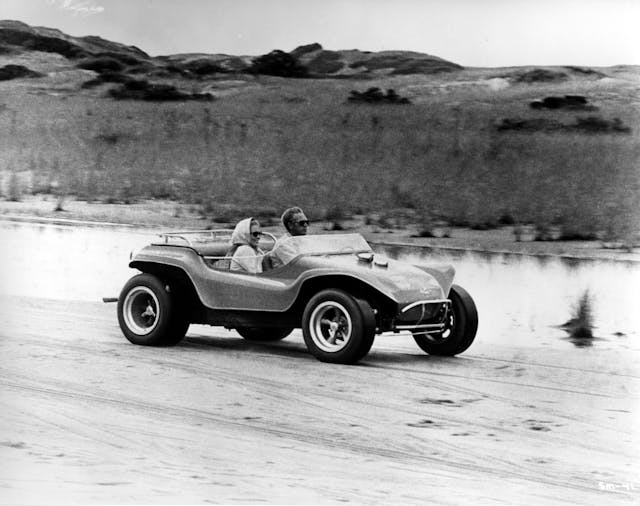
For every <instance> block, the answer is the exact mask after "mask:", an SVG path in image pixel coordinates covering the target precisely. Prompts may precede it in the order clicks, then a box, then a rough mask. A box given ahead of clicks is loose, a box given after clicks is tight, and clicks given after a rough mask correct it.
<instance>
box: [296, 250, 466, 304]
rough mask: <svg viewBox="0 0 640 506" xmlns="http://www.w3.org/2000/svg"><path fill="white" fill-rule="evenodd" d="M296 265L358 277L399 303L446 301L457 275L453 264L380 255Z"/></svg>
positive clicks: (311, 258) (312, 259)
mask: <svg viewBox="0 0 640 506" xmlns="http://www.w3.org/2000/svg"><path fill="white" fill-rule="evenodd" d="M295 263H296V264H297V268H298V269H301V270H302V271H307V272H309V273H314V274H316V275H327V274H340V275H348V276H352V277H355V278H358V279H360V280H362V281H364V282H366V283H368V284H370V285H372V286H373V287H375V288H377V289H378V290H380V291H381V292H383V293H385V294H387V295H388V296H390V297H391V298H393V299H395V300H396V301H397V302H398V303H399V304H402V303H409V302H415V301H418V300H434V299H443V298H446V296H447V294H448V293H449V289H450V288H451V284H452V283H453V278H454V275H455V269H454V268H453V267H452V266H450V265H437V266H431V265H430V266H428V267H427V266H416V265H411V264H408V263H405V262H399V261H397V260H393V259H390V258H387V257H385V256H383V255H380V254H378V253H366V254H363V253H361V254H359V255H358V254H353V253H351V254H330V255H318V256H316V255H305V256H301V257H299V258H298V259H296V261H295Z"/></svg>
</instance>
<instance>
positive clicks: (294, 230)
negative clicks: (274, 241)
mask: <svg viewBox="0 0 640 506" xmlns="http://www.w3.org/2000/svg"><path fill="white" fill-rule="evenodd" d="M308 230H309V220H308V219H307V217H306V216H305V215H304V213H296V214H294V215H293V216H292V218H291V221H290V222H289V233H290V234H291V235H307V231H308Z"/></svg>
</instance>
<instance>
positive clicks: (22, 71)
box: [0, 65, 44, 81]
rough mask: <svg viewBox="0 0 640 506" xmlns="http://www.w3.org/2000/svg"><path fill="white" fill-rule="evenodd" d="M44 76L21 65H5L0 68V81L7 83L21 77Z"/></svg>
mask: <svg viewBox="0 0 640 506" xmlns="http://www.w3.org/2000/svg"><path fill="white" fill-rule="evenodd" d="M43 75H44V74H41V73H40V72H35V71H33V70H31V69H28V68H27V67H25V66H23V65H5V66H4V67H0V81H9V80H11V79H19V78H22V77H42V76H43Z"/></svg>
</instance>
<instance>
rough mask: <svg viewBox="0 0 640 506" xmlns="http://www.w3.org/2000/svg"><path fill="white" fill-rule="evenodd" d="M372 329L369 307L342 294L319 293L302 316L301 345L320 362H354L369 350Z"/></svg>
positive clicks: (339, 291) (328, 291) (372, 334)
mask: <svg viewBox="0 0 640 506" xmlns="http://www.w3.org/2000/svg"><path fill="white" fill-rule="evenodd" d="M375 329H376V325H375V316H374V313H373V310H372V309H371V306H370V305H369V303H368V302H366V301H364V300H360V299H356V298H355V297H352V296H351V295H349V294H348V293H346V292H344V291H342V290H323V291H321V292H319V293H318V294H317V295H315V296H314V297H312V298H311V300H310V301H309V302H308V303H307V306H306V308H305V310H304V313H303V315H302V334H303V336H304V342H305V343H306V345H307V348H308V349H309V351H310V352H311V353H312V354H313V355H314V356H315V357H316V358H317V359H318V360H321V361H322V362H333V363H337V364H353V363H355V362H357V361H358V360H360V359H361V358H363V357H364V356H365V355H366V354H367V353H368V352H369V350H370V349H371V346H372V345H373V339H374V337H375Z"/></svg>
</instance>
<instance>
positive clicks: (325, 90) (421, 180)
mask: <svg viewBox="0 0 640 506" xmlns="http://www.w3.org/2000/svg"><path fill="white" fill-rule="evenodd" d="M463 77H464V76H463ZM467 77H468V76H467ZM479 77H480V78H484V77H485V76H484V74H482V73H481V72H480V71H478V73H477V75H476V76H475V79H476V80H477V79H478V78H479ZM487 77H489V76H487ZM465 78H466V77H465ZM433 79H435V78H433ZM433 79H432V80H426V78H424V77H422V78H393V79H388V80H386V81H384V82H382V81H376V80H372V81H368V82H366V83H362V85H361V86H360V87H358V85H357V83H356V84H354V82H353V81H321V80H318V81H316V80H305V81H300V80H296V81H295V82H293V83H292V82H291V81H287V80H280V79H275V78H260V80H259V81H257V83H253V85H252V86H248V87H245V88H244V90H243V91H239V92H238V93H237V94H235V95H234V94H228V95H226V96H225V97H224V98H223V99H220V100H217V101H215V102H212V103H177V104H176V103H161V104H159V103H141V102H136V101H123V102H120V101H113V100H110V99H107V98H93V97H90V96H87V95H84V96H70V97H68V98H66V99H61V98H60V97H52V96H47V95H38V96H34V95H29V96H28V95H26V94H25V93H24V91H15V92H14V93H15V94H14V96H13V97H11V100H9V99H7V104H6V105H5V107H4V109H3V110H2V111H0V144H1V145H2V159H0V170H5V171H10V172H15V173H19V174H24V173H28V174H29V178H23V180H24V184H23V186H24V188H23V191H33V192H38V191H43V192H47V191H51V185H52V184H54V185H55V184H57V185H58V191H59V192H62V193H66V194H73V195H75V196H77V197H78V198H83V199H88V200H100V201H114V202H131V201H134V200H135V199H139V198H170V199H175V200H180V201H183V202H189V203H193V204H197V205H199V206H201V208H202V210H203V212H204V213H207V214H208V215H209V216H211V217H213V215H215V214H216V213H220V212H223V211H224V210H227V211H228V209H229V208H230V207H231V208H236V207H237V208H240V209H243V210H244V209H252V210H255V213H256V214H259V213H262V214H263V215H269V214H271V213H278V211H279V210H281V209H282V208H284V207H286V206H288V205H291V204H297V205H301V206H303V207H304V208H305V209H307V210H309V213H310V214H311V215H312V216H320V215H323V214H324V213H325V212H326V211H327V210H333V211H335V209H336V208H340V209H341V212H343V213H344V214H349V213H352V212H372V211H380V210H384V209H388V208H397V207H405V208H406V207H409V208H414V209H416V211H417V213H418V214H419V215H420V216H423V217H424V219H425V220H434V219H437V220H440V219H445V220H447V221H449V222H451V223H456V224H467V225H471V226H491V225H494V224H497V223H498V222H499V221H500V220H501V219H504V217H505V216H508V217H510V219H512V220H515V221H516V222H519V223H525V222H529V223H534V224H538V225H541V226H542V225H546V224H549V223H554V224H560V225H561V226H562V227H563V229H564V231H565V233H567V234H568V235H571V234H572V233H573V234H575V235H576V237H578V236H585V237H586V236H589V235H591V234H595V233H596V232H599V233H602V231H605V233H606V234H607V235H608V236H609V237H621V236H625V234H627V235H628V234H629V233H631V232H635V231H636V229H637V225H638V223H640V219H639V215H638V213H639V210H640V171H638V160H640V140H639V138H638V135H637V132H638V128H639V127H640V121H639V115H638V106H637V104H636V105H635V106H632V107H630V106H629V97H628V96H627V92H626V91H625V90H624V89H622V90H620V89H618V88H615V93H614V91H612V89H610V88H607V87H605V86H604V85H597V84H593V83H597V81H589V82H588V83H586V84H582V85H580V86H583V88H580V87H577V85H576V84H575V83H573V84H571V83H569V84H566V83H563V84H557V85H544V86H539V87H532V86H527V85H519V86H514V87H512V88H509V89H507V90H503V91H501V92H495V91H491V90H490V89H489V88H487V87H485V86H477V85H476V86H474V85H473V82H472V80H471V81H470V82H471V84H468V85H466V84H464V83H463V84H460V79H461V78H460V76H458V81H456V80H455V79H454V77H452V76H449V75H447V76H442V77H440V78H438V79H440V80H439V81H434V80H433ZM469 79H470V78H469ZM589 83H591V84H589ZM370 86H380V87H381V88H382V89H385V90H386V89H389V88H394V89H396V91H398V93H400V94H401V95H402V96H408V97H409V98H411V99H412V101H413V102H414V103H413V104H412V105H405V106H394V105H377V106H367V105H353V104H347V103H346V99H347V97H348V95H349V91H350V90H352V89H360V88H362V89H366V88H367V87H370ZM212 87H214V88H215V82H213V83H212ZM416 90H417V91H416ZM193 91H197V90H193ZM565 92H566V93H569V92H573V93H582V94H585V95H588V96H589V97H590V99H591V102H597V103H598V105H599V107H600V113H601V114H602V115H603V116H604V117H606V118H609V119H610V118H613V117H619V118H621V120H622V121H623V123H624V124H625V125H629V126H630V127H631V128H632V129H633V132H632V133H631V134H626V135H625V134H584V133H567V132H553V133H545V132H535V133H520V132H498V131H497V130H496V128H495V125H496V124H497V122H499V121H500V120H501V119H503V118H509V117H523V118H527V117H537V116H540V115H543V116H545V117H553V118H556V119H558V120H559V121H569V120H573V119H574V118H575V113H568V112H562V111H560V112H549V111H544V112H540V111H531V110H530V108H529V107H528V103H529V101H530V100H531V99H534V98H539V97H540V96H543V95H546V94H563V93H565ZM213 93H214V94H215V89H214V90H213ZM616 93H617V94H618V95H616ZM27 183H28V184H27ZM243 212H244V211H243Z"/></svg>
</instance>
